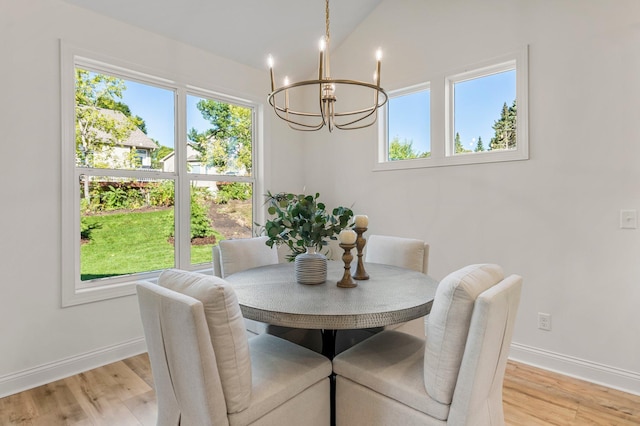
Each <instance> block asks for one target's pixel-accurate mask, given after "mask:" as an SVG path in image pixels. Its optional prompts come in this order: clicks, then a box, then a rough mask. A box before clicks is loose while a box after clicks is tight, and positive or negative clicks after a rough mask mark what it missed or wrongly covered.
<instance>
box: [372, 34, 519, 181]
mask: <svg viewBox="0 0 640 426" xmlns="http://www.w3.org/2000/svg"><path fill="white" fill-rule="evenodd" d="M528 51H529V49H528V46H524V47H522V48H521V49H519V50H517V51H514V52H511V53H508V54H505V55H502V56H499V57H495V58H492V59H490V60H486V61H483V62H479V63H475V64H472V65H468V66H465V67H462V68H459V69H457V70H453V71H451V72H447V73H445V74H443V75H439V76H434V78H432V79H431V81H430V91H431V117H430V119H431V156H430V157H429V158H416V159H410V160H395V161H389V160H387V150H388V143H389V142H388V135H387V130H388V123H387V119H388V112H387V111H388V110H387V105H385V106H384V107H383V108H382V109H381V110H380V111H379V112H378V114H379V117H378V118H379V121H380V124H379V126H378V155H377V158H376V163H375V164H374V167H373V170H374V171H385V170H403V169H416V168H426V167H443V166H456V165H466V164H482V163H495V162H503V161H520V160H528V159H529V123H528V121H529V106H528V105H529V89H528V88H529V73H528V69H529V64H528V56H529V53H528ZM512 69H515V71H516V100H517V123H518V126H517V134H516V138H517V145H516V149H513V150H500V151H484V152H473V153H464V154H455V153H454V152H455V150H454V143H455V141H454V139H455V137H454V135H455V130H454V124H455V123H454V108H455V105H454V101H453V99H454V98H453V95H454V93H453V86H454V84H455V83H457V82H460V81H467V80H470V79H473V78H480V77H483V76H489V75H493V74H496V73H499V72H502V71H508V70H512ZM423 84H429V83H423ZM419 86H420V85H415V86H410V87H408V88H405V89H398V90H394V91H392V92H390V96H391V95H393V94H396V93H405V94H406V93H409V92H407V90H409V89H410V88H412V87H419Z"/></svg>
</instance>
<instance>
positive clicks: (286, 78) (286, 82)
mask: <svg viewBox="0 0 640 426" xmlns="http://www.w3.org/2000/svg"><path fill="white" fill-rule="evenodd" d="M284 85H285V86H288V85H289V77H285V78H284Z"/></svg>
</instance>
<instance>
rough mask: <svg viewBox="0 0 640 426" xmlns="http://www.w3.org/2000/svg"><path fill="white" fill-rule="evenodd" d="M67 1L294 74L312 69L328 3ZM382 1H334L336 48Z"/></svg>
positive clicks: (315, 0) (251, 63)
mask: <svg viewBox="0 0 640 426" xmlns="http://www.w3.org/2000/svg"><path fill="white" fill-rule="evenodd" d="M64 1H66V2H67V3H71V4H74V5H76V6H80V7H82V8H86V9H90V10H92V11H94V12H96V13H99V14H102V15H106V16H109V17H111V18H113V19H116V20H119V21H123V22H125V23H128V24H131V25H135V26H136V27H139V28H142V29H145V30H148V31H151V32H153V33H157V34H160V35H163V36H165V37H168V38H171V39H174V40H178V41H181V42H184V43H187V44H190V45H193V46H196V47H198V48H201V49H204V50H207V51H209V52H211V53H213V54H216V55H219V56H223V57H225V58H228V59H232V60H234V61H237V62H239V63H242V64H245V65H249V66H251V67H254V68H266V66H267V65H266V59H267V56H268V55H269V54H272V55H273V57H274V58H275V60H276V61H277V62H278V64H279V68H281V67H282V71H283V72H285V71H286V72H288V73H289V75H295V74H298V75H300V74H309V73H311V72H312V71H313V69H314V68H315V67H316V66H317V64H316V61H317V57H316V56H315V54H314V52H316V51H317V50H316V49H317V46H318V41H319V40H320V37H321V36H322V35H324V31H325V2H324V1H323V0H179V1H177V0H109V1H95V0H64ZM381 1H382V0H334V1H333V2H331V3H330V29H331V44H332V49H335V48H336V47H337V46H338V45H340V43H341V42H342V41H343V40H344V39H345V38H346V37H347V36H348V35H349V33H351V32H352V31H353V30H354V29H355V28H356V27H357V26H358V24H360V22H362V21H363V20H364V19H365V18H366V17H367V15H369V13H370V12H371V11H372V10H373V9H375V8H376V6H377V5H378V4H379V3H380V2H381ZM285 66H286V68H287V69H286V70H285V69H284V68H283V67H285Z"/></svg>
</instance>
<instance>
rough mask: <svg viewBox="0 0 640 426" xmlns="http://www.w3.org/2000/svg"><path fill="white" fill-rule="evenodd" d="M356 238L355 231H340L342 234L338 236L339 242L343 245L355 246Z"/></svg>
mask: <svg viewBox="0 0 640 426" xmlns="http://www.w3.org/2000/svg"><path fill="white" fill-rule="evenodd" d="M356 237H357V235H356V231H354V230H353V229H343V230H342V231H340V234H338V240H339V241H340V242H341V243H342V244H355V242H356Z"/></svg>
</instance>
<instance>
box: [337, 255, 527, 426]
mask: <svg viewBox="0 0 640 426" xmlns="http://www.w3.org/2000/svg"><path fill="white" fill-rule="evenodd" d="M521 288H522V278H521V277H519V276H517V275H511V276H509V277H507V278H504V275H503V271H502V269H501V268H500V267H499V266H497V265H491V264H485V265H472V266H468V267H466V268H463V269H461V270H459V271H456V272H454V273H452V274H450V275H448V276H447V277H446V278H445V279H443V280H442V281H441V283H440V284H439V286H438V289H437V291H436V295H435V299H434V302H433V307H432V309H431V314H430V317H429V321H428V323H427V336H426V340H423V339H419V338H417V337H415V336H412V335H409V334H407V333H400V332H397V331H394V330H385V331H383V332H381V333H378V334H376V335H375V336H373V337H371V338H370V339H367V340H365V341H364V342H362V343H360V344H358V345H356V346H354V347H352V348H350V349H349V350H347V351H345V352H343V353H341V354H340V355H338V356H337V357H335V358H334V360H333V370H334V373H335V374H336V375H337V377H336V416H337V422H336V424H337V425H338V426H340V425H350V426H351V425H354V426H358V425H367V426H375V425H418V424H419V425H464V426H486V425H492V426H495V425H504V414H503V407H502V382H503V379H504V372H505V368H506V363H507V356H508V353H509V346H510V343H511V337H512V334H513V326H514V322H515V318H516V312H517V310H518V304H519V301H520V292H521Z"/></svg>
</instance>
